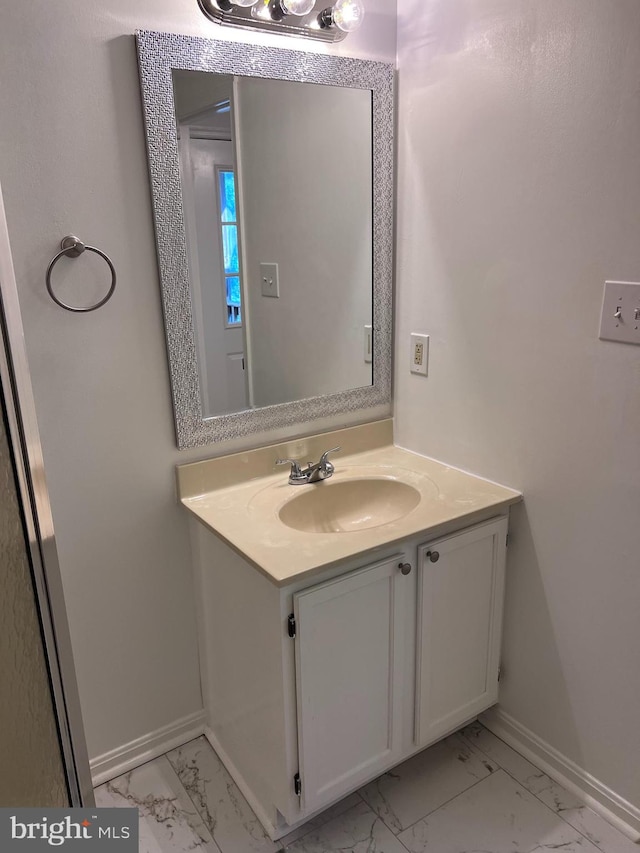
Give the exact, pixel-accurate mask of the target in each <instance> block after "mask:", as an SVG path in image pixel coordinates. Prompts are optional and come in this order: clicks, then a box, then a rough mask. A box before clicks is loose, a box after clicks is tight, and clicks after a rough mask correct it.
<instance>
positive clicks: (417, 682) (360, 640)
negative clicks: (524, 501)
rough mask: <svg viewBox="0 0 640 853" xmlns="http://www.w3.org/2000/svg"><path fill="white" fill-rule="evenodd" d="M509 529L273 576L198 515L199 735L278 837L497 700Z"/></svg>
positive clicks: (471, 532)
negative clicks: (202, 728) (290, 577)
mask: <svg viewBox="0 0 640 853" xmlns="http://www.w3.org/2000/svg"><path fill="white" fill-rule="evenodd" d="M506 531H507V516H506V514H503V515H500V516H498V517H497V518H493V519H490V520H489V521H485V522H482V523H478V524H476V525H474V526H473V527H469V528H466V529H464V530H462V531H458V532H453V533H450V534H448V535H447V536H441V537H439V538H437V539H434V540H427V541H425V536H424V534H423V535H421V536H418V535H416V536H414V537H411V538H410V539H408V540H406V541H404V542H402V543H400V547H398V543H395V545H393V546H387V547H386V548H380V549H377V553H374V554H373V555H372V554H371V553H369V555H368V558H367V557H364V558H363V557H362V556H360V557H354V558H351V559H349V560H346V561H344V562H343V563H340V564H338V565H334V566H332V567H330V568H328V569H325V570H322V571H319V572H315V573H313V574H312V575H311V576H304V577H302V578H299V579H297V580H295V581H291V582H289V583H288V584H287V585H286V586H278V585H276V584H275V583H273V581H271V580H269V579H268V578H267V577H265V576H264V574H262V573H261V572H260V571H258V570H257V569H256V567H255V566H253V565H251V564H250V563H248V562H247V561H246V560H245V559H244V558H243V557H241V556H240V555H239V554H238V553H236V552H235V551H233V550H231V549H230V548H229V547H228V546H227V545H225V544H224V543H223V542H222V541H221V540H220V539H218V538H217V537H216V536H213V535H212V534H211V532H209V531H208V530H207V529H206V528H205V527H204V526H203V525H201V524H199V523H197V522H195V521H194V522H193V523H192V533H193V543H194V548H195V552H196V554H195V555H196V561H195V562H196V587H197V595H198V599H199V608H200V613H199V631H200V653H201V671H202V686H203V697H204V704H205V711H206V715H207V724H206V735H207V737H208V738H209V740H210V741H211V743H212V745H213V747H214V749H216V751H217V752H218V754H219V756H220V757H221V759H222V761H223V762H224V763H225V765H226V766H227V769H228V770H229V771H230V773H231V775H232V776H233V777H234V779H235V781H236V782H237V783H238V785H239V787H240V789H241V790H242V792H243V793H244V795H245V796H246V797H247V799H248V800H249V802H250V805H251V806H252V808H253V809H254V811H255V812H256V814H257V815H258V817H259V818H260V820H261V821H262V823H263V824H264V825H265V827H266V828H267V829H268V831H269V832H270V834H271V836H272V837H273V838H278V837H281V836H282V835H284V834H286V832H288V831H290V828H291V827H292V826H295V825H297V824H298V823H302V822H304V820H306V819H308V818H309V817H310V816H312V815H313V814H314V813H316V812H318V811H321V810H322V809H323V808H325V807H327V806H329V805H331V804H332V803H333V802H335V801H337V800H338V799H340V798H341V797H343V796H345V795H346V794H347V793H349V792H351V791H353V790H355V789H357V788H358V787H360V786H361V785H363V784H365V783H366V782H368V781H370V780H371V779H374V778H376V777H377V776H379V775H380V774H381V773H384V772H385V771H386V770H389V769H391V768H392V767H393V766H395V765H396V764H398V763H400V762H401V761H403V760H405V759H406V758H408V757H409V756H410V755H412V754H414V753H415V752H418V751H419V750H421V749H423V748H424V747H426V746H428V745H429V744H430V743H433V742H434V741H436V740H438V739H439V738H441V737H444V736H445V735H446V734H448V733H450V732H452V731H455V730H456V729H457V728H458V727H460V726H462V725H463V724H465V723H466V722H468V721H470V720H471V719H474V718H475V717H476V715H477V714H478V713H480V712H481V711H483V710H485V709H486V708H488V707H489V706H490V705H492V704H494V703H495V702H496V700H497V679H498V663H499V649H500V633H501V622H502V603H503V589H504V568H505V545H506V542H505V540H506ZM436 552H437V557H436Z"/></svg>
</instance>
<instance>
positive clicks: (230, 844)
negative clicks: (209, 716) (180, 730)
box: [167, 737, 281, 853]
mask: <svg viewBox="0 0 640 853" xmlns="http://www.w3.org/2000/svg"><path fill="white" fill-rule="evenodd" d="M167 758H168V759H169V761H170V762H171V765H172V767H173V769H174V770H175V772H176V774H177V775H178V778H179V779H180V782H181V783H182V785H183V786H184V788H185V790H186V791H187V793H188V794H189V796H190V797H191V799H192V800H193V802H194V803H195V806H196V808H197V810H198V812H199V814H200V817H201V818H202V820H203V822H204V824H205V826H206V827H207V829H208V830H209V832H210V833H211V835H212V837H213V839H214V840H215V842H216V844H217V845H218V847H219V848H220V850H221V851H222V853H276V851H278V850H280V849H281V845H280V844H278V843H277V842H274V841H271V839H270V838H269V837H268V836H267V834H266V832H265V831H264V829H263V828H262V825H261V824H260V821H259V820H258V818H257V817H256V816H255V814H254V813H253V812H252V810H251V808H250V807H249V804H248V803H247V801H246V800H245V798H244V797H243V796H242V794H241V793H240V790H239V789H238V786H237V785H236V784H235V782H234V781H233V779H232V778H231V776H230V775H229V773H228V772H227V770H226V769H225V767H224V766H223V765H222V762H221V761H220V759H219V758H218V756H217V755H216V754H215V752H214V751H213V749H212V748H211V746H210V744H209V742H208V741H207V740H206V739H205V738H204V737H200V738H198V739H197V740H193V741H191V742H190V743H188V744H185V746H181V747H179V748H178V749H174V750H172V751H171V752H168V753H167Z"/></svg>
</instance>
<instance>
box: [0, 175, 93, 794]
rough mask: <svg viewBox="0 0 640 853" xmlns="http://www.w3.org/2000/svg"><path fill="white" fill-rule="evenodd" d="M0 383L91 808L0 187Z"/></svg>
mask: <svg viewBox="0 0 640 853" xmlns="http://www.w3.org/2000/svg"><path fill="white" fill-rule="evenodd" d="M0 385H1V387H0V391H1V392H2V393H3V395H4V402H5V408H6V412H7V422H8V436H7V438H8V441H9V446H10V449H11V453H12V455H13V461H14V464H15V470H16V475H17V481H18V482H17V485H18V500H19V502H20V506H21V510H22V514H23V518H24V523H25V532H26V536H27V540H28V541H27V542H26V545H27V552H28V556H29V559H30V562H31V567H32V573H33V582H34V591H35V596H36V603H37V608H38V616H39V620H40V626H41V629H42V637H43V645H44V652H45V656H46V660H47V668H48V673H49V679H50V684H51V696H52V700H53V707H54V713H55V716H56V721H57V726H58V734H59V739H60V747H61V755H62V761H63V765H64V771H65V778H66V784H67V789H68V792H69V802H70V805H71V806H72V807H82V806H85V807H91V806H93V805H95V799H94V795H93V786H92V783H91V772H90V769H89V758H88V754H87V745H86V740H85V734H84V724H83V721H82V713H81V710H80V698H79V695H78V685H77V681H76V672H75V666H74V662H73V653H72V649H71V637H70V634H69V625H68V621H67V612H66V607H65V601H64V594H63V588H62V578H61V575H60V564H59V561H58V552H57V548H56V540H55V532H54V528H53V518H52V515H51V504H50V501H49V492H48V489H47V484H46V480H45V474H44V461H43V456H42V445H41V442H40V433H39V430H38V423H37V420H36V409H35V403H34V398H33V388H32V384H31V374H30V372H29V364H28V361H27V352H26V347H25V341H24V330H23V325H22V316H21V313H20V304H19V300H18V288H17V283H16V277H15V272H14V268H13V261H12V258H11V246H10V243H9V232H8V228H7V220H6V215H5V210H4V203H3V199H2V187H1V186H0Z"/></svg>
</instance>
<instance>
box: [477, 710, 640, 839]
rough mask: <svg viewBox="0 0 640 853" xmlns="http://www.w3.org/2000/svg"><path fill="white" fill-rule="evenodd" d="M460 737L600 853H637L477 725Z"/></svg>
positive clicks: (603, 822) (618, 834)
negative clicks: (600, 852)
mask: <svg viewBox="0 0 640 853" xmlns="http://www.w3.org/2000/svg"><path fill="white" fill-rule="evenodd" d="M461 734H462V736H463V737H464V738H465V739H466V740H468V741H469V742H470V743H472V744H473V745H474V746H476V747H477V748H478V749H481V750H482V751H483V752H484V753H485V754H486V756H487V757H488V758H489V759H491V760H492V761H495V762H496V764H498V765H499V766H500V767H502V769H503V770H506V771H507V773H509V775H510V776H513V778H514V779H517V781H518V782H520V784H521V785H523V787H525V788H526V789H527V790H528V791H530V792H531V793H532V794H535V796H536V797H537V798H538V799H539V800H541V801H542V802H543V803H544V804H545V805H547V806H549V808H550V809H553V811H554V812H556V814H558V815H560V817H562V818H563V819H564V820H566V821H567V823H569V824H570V825H571V826H573V827H574V829H577V830H578V832H581V833H582V835H584V836H586V837H587V838H588V839H589V841H592V842H593V844H595V845H596V847H598V848H599V849H600V850H602V851H603V853H640V846H638V845H637V844H634V843H633V841H631V839H629V838H627V836H626V835H623V834H622V833H621V832H620V831H619V830H618V829H616V828H615V827H614V826H612V825H611V824H610V823H608V822H607V821H606V820H605V819H604V818H603V817H601V816H600V815H599V814H597V813H596V812H594V811H593V810H592V809H590V808H589V807H588V806H585V805H584V803H582V802H581V801H580V800H579V799H578V798H577V797H576V796H575V795H574V794H572V793H570V792H569V791H567V790H566V789H565V788H563V787H562V786H561V785H559V784H558V783H557V782H554V781H553V779H551V778H550V777H549V776H547V774H546V773H543V771H542V770H539V769H538V768H537V767H535V766H534V765H533V764H531V762H529V761H527V759H526V758H523V757H522V756H521V755H519V753H517V752H516V751H515V750H514V749H512V748H511V747H510V746H509V745H508V744H506V743H505V742H504V741H502V740H500V738H498V737H496V736H495V735H494V734H493V733H492V732H490V731H489V730H488V729H485V727H484V726H482V725H481V724H480V723H472V724H471V725H470V726H466V727H465V728H464V729H463V730H462V731H461Z"/></svg>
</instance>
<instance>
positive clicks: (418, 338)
mask: <svg viewBox="0 0 640 853" xmlns="http://www.w3.org/2000/svg"><path fill="white" fill-rule="evenodd" d="M428 366H429V335H419V334H416V333H415V332H414V333H413V334H412V335H411V361H410V370H411V372H412V373H418V374H420V376H426V375H427V372H428Z"/></svg>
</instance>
